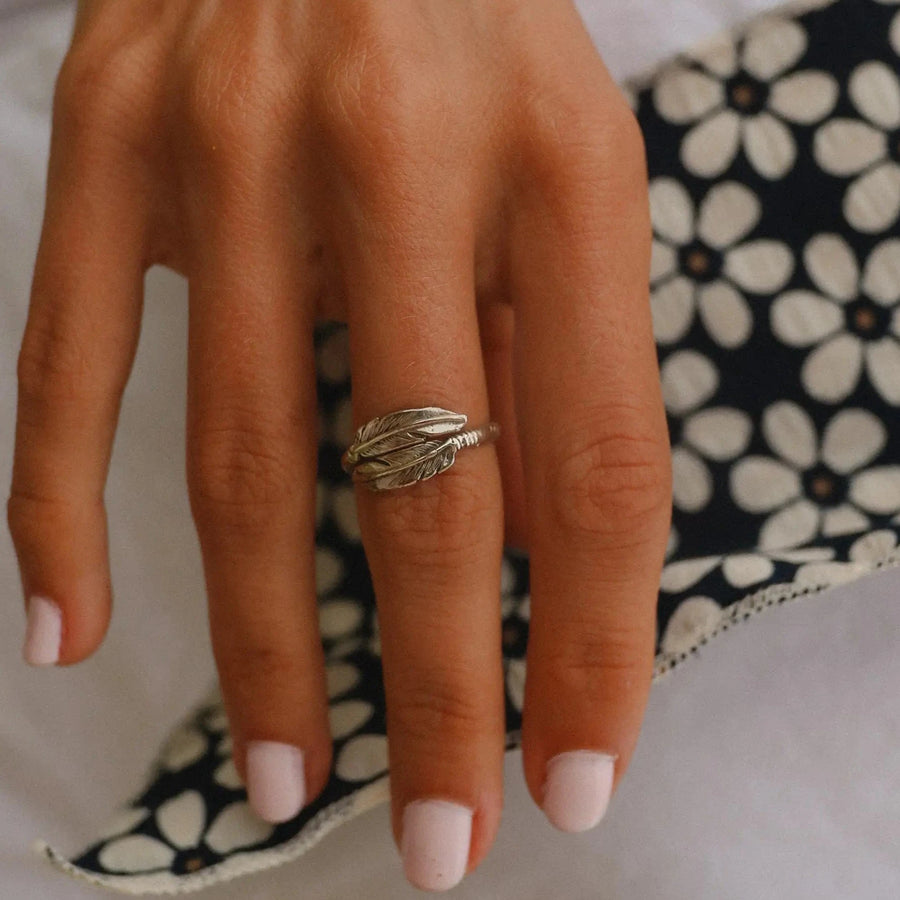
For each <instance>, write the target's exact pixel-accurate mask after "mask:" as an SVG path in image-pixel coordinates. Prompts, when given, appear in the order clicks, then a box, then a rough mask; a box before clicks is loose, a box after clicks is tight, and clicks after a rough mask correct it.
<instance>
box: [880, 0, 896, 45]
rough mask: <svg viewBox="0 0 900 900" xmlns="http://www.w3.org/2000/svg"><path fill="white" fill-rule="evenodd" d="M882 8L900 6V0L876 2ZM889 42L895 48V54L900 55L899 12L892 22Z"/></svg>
mask: <svg viewBox="0 0 900 900" xmlns="http://www.w3.org/2000/svg"><path fill="white" fill-rule="evenodd" d="M876 2H878V3H880V4H881V5H882V6H900V0H876ZM888 40H890V42H891V46H892V47H893V48H894V52H895V53H897V54H900V12H898V13H897V14H896V15H895V16H894V18H893V20H892V21H891V30H890V32H889V35H888Z"/></svg>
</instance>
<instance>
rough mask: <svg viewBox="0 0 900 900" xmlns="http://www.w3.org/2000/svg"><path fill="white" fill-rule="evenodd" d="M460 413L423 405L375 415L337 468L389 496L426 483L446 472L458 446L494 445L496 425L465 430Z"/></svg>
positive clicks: (496, 434) (357, 433)
mask: <svg viewBox="0 0 900 900" xmlns="http://www.w3.org/2000/svg"><path fill="white" fill-rule="evenodd" d="M467 421H468V417H467V416H465V415H463V413H456V412H452V411H451V410H449V409H441V408H440V407H438V406H426V407H422V408H420V409H400V410H397V412H392V413H388V414H387V415H386V416H376V417H375V418H374V419H371V420H370V421H369V422H366V424H365V425H363V426H362V427H361V428H359V429H357V432H356V436H355V437H354V439H353V443H352V444H350V446H349V447H348V448H347V449H346V450H345V451H344V454H343V456H341V468H343V470H344V471H345V472H346V473H347V474H348V475H351V476H352V478H353V481H354V482H358V483H362V484H365V485H367V486H368V487H369V489H370V490H373V491H389V490H393V489H394V488H401V487H406V486H407V485H410V484H415V482H417V481H425V480H426V479H427V478H433V477H434V476H435V475H438V474H439V473H441V472H443V471H444V470H445V469H449V468H450V466H452V465H453V463H454V461H455V460H456V453H457V451H458V450H462V449H463V447H476V446H478V444H483V443H488V442H490V441H493V440H496V439H497V437H498V436H499V435H500V426H499V425H498V424H497V423H496V422H488V424H487V425H482V426H480V427H479V428H471V429H469V430H468V431H466V430H465V426H466V422H467Z"/></svg>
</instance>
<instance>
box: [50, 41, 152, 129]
mask: <svg viewBox="0 0 900 900" xmlns="http://www.w3.org/2000/svg"><path fill="white" fill-rule="evenodd" d="M95 43H96V42H94V41H90V42H87V41H85V42H82V43H81V44H79V45H78V46H76V47H73V48H72V49H70V50H69V52H68V53H67V54H66V56H65V57H64V59H63V62H62V65H61V66H60V69H59V72H58V74H57V77H56V83H55V86H54V93H53V117H54V128H60V129H62V130H63V131H65V133H66V134H67V137H68V138H69V139H70V140H71V139H77V138H78V137H79V136H84V138H86V139H91V140H93V139H95V138H96V136H98V135H99V136H102V137H116V138H123V137H129V136H131V135H133V134H134V132H135V131H136V130H138V129H139V128H140V127H141V121H142V119H146V110H147V108H148V106H149V105H150V93H151V90H152V81H151V79H150V78H148V73H149V72H150V71H152V66H151V65H150V64H149V61H148V52H147V50H148V48H147V47H146V46H144V45H142V44H138V43H135V42H125V43H118V44H115V45H113V46H111V47H107V46H97V47H95V46H94V44H95Z"/></svg>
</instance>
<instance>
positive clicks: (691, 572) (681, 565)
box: [660, 547, 834, 594]
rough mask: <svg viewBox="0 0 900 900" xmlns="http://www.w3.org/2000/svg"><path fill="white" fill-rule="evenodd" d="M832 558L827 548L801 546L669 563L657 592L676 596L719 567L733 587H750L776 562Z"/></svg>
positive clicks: (817, 560)
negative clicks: (778, 550)
mask: <svg viewBox="0 0 900 900" xmlns="http://www.w3.org/2000/svg"><path fill="white" fill-rule="evenodd" d="M833 557H834V549H833V548H831V547H802V548H799V549H797V550H783V551H781V552H771V553H765V552H762V551H760V552H756V553H729V554H719V555H717V556H702V557H697V558H695V559H683V560H679V561H678V562H673V563H669V564H668V565H667V566H665V568H664V569H663V571H662V576H661V578H660V589H661V590H663V591H665V592H666V593H667V594H680V593H681V592H682V591H686V590H688V589H689V588H692V587H694V585H695V584H697V583H698V582H700V581H701V580H702V579H703V578H705V577H706V576H707V575H708V574H709V573H710V572H712V571H713V570H714V569H716V568H718V567H719V566H721V567H722V575H723V577H724V578H725V580H726V581H727V582H728V583H729V584H730V585H731V586H732V587H736V588H745V587H750V586H752V585H754V584H759V583H760V582H761V581H765V580H766V579H767V578H770V577H771V576H772V574H773V573H774V572H775V563H776V562H788V563H794V564H800V563H810V562H823V561H828V560H831V559H832V558H833Z"/></svg>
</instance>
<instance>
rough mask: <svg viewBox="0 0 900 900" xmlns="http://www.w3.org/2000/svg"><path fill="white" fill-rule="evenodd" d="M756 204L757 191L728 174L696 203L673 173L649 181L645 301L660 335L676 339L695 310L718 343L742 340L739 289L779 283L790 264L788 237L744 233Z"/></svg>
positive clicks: (747, 325)
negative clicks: (751, 236)
mask: <svg viewBox="0 0 900 900" xmlns="http://www.w3.org/2000/svg"><path fill="white" fill-rule="evenodd" d="M761 212H762V210H761V204H760V201H759V198H758V197H757V196H756V194H754V193H753V191H751V190H750V189H749V188H747V187H745V186H744V185H742V184H738V183H737V182H734V181H726V182H723V183H722V184H717V185H715V186H714V187H712V188H711V189H710V190H709V191H708V193H707V194H706V196H705V197H704V198H703V200H702V201H701V202H700V204H699V207H698V208H697V209H696V210H695V208H694V203H693V201H692V200H691V197H690V194H688V192H687V190H686V188H685V187H684V186H683V185H682V184H680V183H679V182H677V181H675V180H674V179H672V178H655V179H654V180H653V181H652V182H651V184H650V213H651V217H652V220H653V230H654V239H653V257H652V262H651V272H650V278H651V285H652V292H651V299H650V302H651V307H652V311H653V332H654V337H655V338H656V340H657V341H658V342H659V343H661V344H672V343H675V342H677V341H679V340H680V339H681V338H682V337H684V335H685V334H686V333H687V331H688V329H689V328H690V327H691V323H692V322H693V321H694V317H695V314H697V313H699V316H700V320H701V322H702V323H703V327H704V328H705V329H706V331H707V333H708V334H709V335H710V337H711V338H712V339H713V340H714V341H715V342H716V343H717V344H719V345H720V346H722V347H728V348H731V347H738V346H740V345H741V344H743V343H745V342H746V340H747V338H748V337H749V336H750V332H751V330H752V328H753V315H752V313H751V311H750V307H749V306H748V304H747V301H746V299H745V298H744V295H743V292H744V291H748V292H750V293H755V294H769V293H772V292H774V291H778V290H780V289H781V288H783V287H784V285H785V284H786V283H787V281H788V279H789V278H790V277H791V273H792V272H793V269H794V257H793V254H792V253H791V251H790V249H789V248H788V247H787V245H785V244H783V243H781V242H779V241H773V240H768V239H758V240H750V241H746V240H744V238H746V236H747V235H748V234H749V233H750V232H751V231H752V230H753V229H754V227H755V226H756V224H757V222H758V221H759V218H760V215H761Z"/></svg>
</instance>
